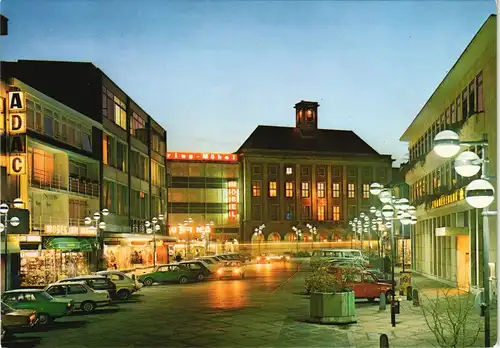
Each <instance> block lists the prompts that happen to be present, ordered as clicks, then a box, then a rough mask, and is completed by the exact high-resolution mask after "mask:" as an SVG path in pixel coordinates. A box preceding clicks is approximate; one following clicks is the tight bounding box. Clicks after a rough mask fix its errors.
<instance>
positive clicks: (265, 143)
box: [237, 126, 380, 155]
mask: <svg viewBox="0 0 500 348" xmlns="http://www.w3.org/2000/svg"><path fill="white" fill-rule="evenodd" d="M247 150H271V151H277V150H279V151H290V152H297V151H300V152H324V153H329V154H362V155H380V154H379V153H378V152H377V151H375V150H374V149H373V148H372V147H371V146H370V145H368V144H367V143H366V142H365V141H364V140H363V139H361V138H360V137H359V136H358V135H357V134H356V133H354V132H353V131H350V130H337V129H316V130H309V131H307V133H304V132H303V131H301V130H300V129H298V128H294V127H277V126H258V127H257V128H256V129H255V130H254V131H253V132H252V134H251V135H250V136H249V137H248V139H247V140H245V142H244V143H243V145H241V147H240V148H239V149H238V151H237V152H238V153H245V151H247Z"/></svg>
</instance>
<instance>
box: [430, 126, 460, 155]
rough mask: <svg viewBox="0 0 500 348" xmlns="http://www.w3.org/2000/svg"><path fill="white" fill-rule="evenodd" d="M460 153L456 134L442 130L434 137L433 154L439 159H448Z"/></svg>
mask: <svg viewBox="0 0 500 348" xmlns="http://www.w3.org/2000/svg"><path fill="white" fill-rule="evenodd" d="M458 151H460V139H459V137H458V134H457V133H455V132H453V131H451V130H444V131H441V132H439V133H438V134H436V136H435V137H434V152H436V154H437V155H438V156H439V157H444V158H450V157H453V156H455V155H456V154H457V153H458Z"/></svg>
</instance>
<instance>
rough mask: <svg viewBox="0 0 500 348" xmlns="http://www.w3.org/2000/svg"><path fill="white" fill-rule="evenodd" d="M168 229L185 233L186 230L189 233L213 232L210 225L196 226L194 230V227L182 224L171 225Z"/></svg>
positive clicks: (174, 232)
mask: <svg viewBox="0 0 500 348" xmlns="http://www.w3.org/2000/svg"><path fill="white" fill-rule="evenodd" d="M168 231H169V232H170V233H172V234H177V233H184V232H188V233H193V232H196V233H199V234H202V233H211V232H212V227H211V226H210V225H206V226H196V227H195V229H194V231H193V227H191V226H183V225H181V226H170V227H169V228H168Z"/></svg>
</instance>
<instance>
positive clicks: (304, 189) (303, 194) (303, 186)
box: [302, 182, 309, 198]
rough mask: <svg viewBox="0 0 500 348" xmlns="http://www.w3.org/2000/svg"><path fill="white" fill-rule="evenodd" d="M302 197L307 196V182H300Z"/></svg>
mask: <svg viewBox="0 0 500 348" xmlns="http://www.w3.org/2000/svg"><path fill="white" fill-rule="evenodd" d="M302 198H309V183H308V182H303V183H302Z"/></svg>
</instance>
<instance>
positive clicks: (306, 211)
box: [302, 205, 311, 220]
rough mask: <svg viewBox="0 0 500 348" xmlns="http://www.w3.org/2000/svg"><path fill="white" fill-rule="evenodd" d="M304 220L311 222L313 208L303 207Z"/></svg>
mask: <svg viewBox="0 0 500 348" xmlns="http://www.w3.org/2000/svg"><path fill="white" fill-rule="evenodd" d="M302 220H311V206H310V205H304V206H302Z"/></svg>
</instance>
